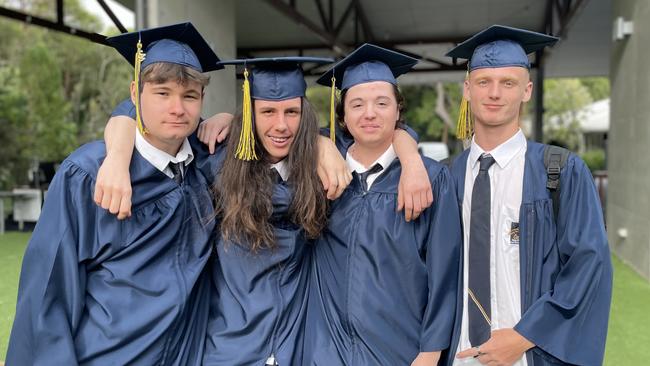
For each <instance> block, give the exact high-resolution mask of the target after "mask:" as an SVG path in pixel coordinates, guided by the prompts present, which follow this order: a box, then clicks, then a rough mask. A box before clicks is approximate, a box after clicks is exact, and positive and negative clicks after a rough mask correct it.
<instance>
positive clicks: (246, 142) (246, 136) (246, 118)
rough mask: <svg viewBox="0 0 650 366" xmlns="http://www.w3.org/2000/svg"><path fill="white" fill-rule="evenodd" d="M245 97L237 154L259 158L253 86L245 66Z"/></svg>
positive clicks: (238, 155)
mask: <svg viewBox="0 0 650 366" xmlns="http://www.w3.org/2000/svg"><path fill="white" fill-rule="evenodd" d="M242 89H244V98H243V101H242V103H243V105H242V127H241V133H240V134H239V144H238V145H237V152H236V153H235V156H236V157H237V159H239V160H245V161H250V160H257V155H256V154H255V134H254V133H253V111H252V102H251V86H250V82H249V81H248V69H246V68H244V85H243V87H242Z"/></svg>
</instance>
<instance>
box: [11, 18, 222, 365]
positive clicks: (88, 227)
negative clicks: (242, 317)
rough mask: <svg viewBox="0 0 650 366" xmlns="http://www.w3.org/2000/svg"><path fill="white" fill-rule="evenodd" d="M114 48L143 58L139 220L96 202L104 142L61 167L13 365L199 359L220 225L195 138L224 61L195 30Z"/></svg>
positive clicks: (27, 284) (16, 329)
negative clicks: (215, 231) (213, 75)
mask: <svg viewBox="0 0 650 366" xmlns="http://www.w3.org/2000/svg"><path fill="white" fill-rule="evenodd" d="M108 41H109V43H110V44H112V45H113V46H114V47H116V48H117V49H118V50H119V51H120V52H121V53H122V54H123V55H124V56H125V57H126V58H127V59H129V60H132V59H133V56H134V55H135V53H136V45H139V44H141V45H142V50H144V51H145V53H146V56H145V57H144V60H142V58H140V59H139V60H138V61H136V70H138V69H137V67H141V70H142V71H141V72H140V73H136V80H135V81H134V82H133V83H132V85H131V97H132V98H133V101H134V103H135V104H136V105H138V106H140V109H139V113H140V114H141V120H142V121H143V122H142V124H141V133H138V136H137V139H136V151H135V152H134V154H133V159H132V161H131V164H130V174H131V181H132V184H133V215H132V217H131V218H130V219H129V220H124V221H120V220H118V219H117V218H116V217H115V216H114V215H112V214H110V213H109V212H107V211H105V210H103V209H102V208H100V207H98V206H97V205H96V204H95V203H94V202H93V200H92V190H93V187H94V185H95V179H96V177H97V171H98V169H99V166H100V164H101V163H102V161H103V160H104V157H105V155H106V149H105V146H104V144H103V142H99V141H97V142H91V143H89V144H87V145H84V146H82V147H81V148H79V149H78V150H77V151H75V152H74V153H72V154H71V155H70V156H69V157H68V158H67V159H66V160H65V161H64V162H63V163H62V164H61V167H60V169H59V170H58V172H57V174H56V176H55V178H54V180H53V182H52V184H51V185H50V189H49V191H48V195H47V199H46V201H45V205H44V207H43V213H42V215H41V218H40V220H39V222H38V224H37V226H36V228H35V230H34V233H33V236H32V238H31V240H30V242H29V245H28V247H27V250H26V252H25V257H24V260H23V268H22V273H21V279H20V288H19V293H18V304H17V308H16V318H15V321H14V325H13V329H12V333H11V338H10V342H9V350H8V353H7V364H9V365H77V364H95V365H127V364H139V365H183V366H185V365H200V363H201V358H202V354H203V349H204V343H205V332H206V327H207V316H208V305H209V299H210V296H211V293H210V284H209V277H208V275H207V272H205V271H203V268H204V266H205V265H206V264H207V262H208V258H209V257H210V255H211V251H212V249H211V235H212V227H213V226H214V224H213V222H212V221H211V220H210V218H211V217H212V216H213V208H212V204H211V196H210V192H209V190H208V184H207V182H206V180H205V178H204V177H203V176H202V175H201V174H200V173H199V172H198V169H196V168H195V164H193V162H192V160H193V157H194V155H193V152H192V149H191V147H190V145H189V142H188V139H187V137H188V136H189V135H190V134H192V133H193V132H194V130H195V129H196V127H197V124H198V120H199V114H200V111H201V105H202V101H203V89H204V87H205V86H206V85H207V84H208V81H209V78H208V77H207V76H206V75H205V74H203V73H204V72H207V71H211V70H214V69H216V62H217V61H218V59H217V56H216V55H215V54H214V52H212V51H211V49H210V47H209V46H208V45H207V43H206V42H205V41H204V40H203V38H202V37H201V36H200V34H199V33H198V32H197V31H196V29H194V27H193V26H192V25H191V24H190V23H184V24H178V25H174V26H167V27H160V28H154V29H149V30H143V31H141V32H134V33H129V34H124V35H120V36H117V37H114V38H112V39H109V40H108ZM138 50H139V48H138ZM140 62H141V63H140Z"/></svg>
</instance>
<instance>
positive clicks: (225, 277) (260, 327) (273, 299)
mask: <svg viewBox="0 0 650 366" xmlns="http://www.w3.org/2000/svg"><path fill="white" fill-rule="evenodd" d="M117 115H125V116H130V117H131V118H135V107H134V106H133V103H131V100H129V99H127V100H125V101H123V102H122V103H120V105H118V107H116V109H115V110H114V111H113V113H112V116H117ZM189 140H190V143H191V144H192V149H193V150H194V153H195V154H196V166H197V168H198V169H199V170H200V171H201V172H202V174H203V175H204V176H205V177H206V179H207V181H208V182H209V183H210V184H212V183H213V182H215V181H216V174H217V172H218V171H219V170H220V169H221V167H222V166H223V160H224V159H225V155H226V149H225V146H226V144H225V143H224V144H219V145H218V147H217V152H216V153H215V154H214V155H211V154H210V153H209V151H208V150H207V147H206V146H205V145H203V144H202V143H200V142H199V141H198V139H197V138H196V135H195V134H194V135H192V136H191V137H190V138H189ZM217 184H218V183H217ZM292 199H293V192H292V190H291V189H290V187H289V185H288V184H287V183H286V182H282V183H277V184H276V185H275V187H274V193H273V197H272V202H273V215H272V218H271V223H272V224H273V227H274V233H275V238H276V245H277V247H276V248H275V249H273V250H261V251H259V252H258V253H256V254H252V253H250V252H249V251H248V249H247V248H248V246H247V245H245V244H244V245H242V244H241V243H224V240H223V239H222V238H221V237H220V235H219V232H218V226H217V230H216V236H217V245H216V249H217V256H216V258H215V259H214V262H215V263H214V264H213V266H212V267H213V268H212V271H211V273H212V274H211V277H212V284H213V286H214V293H213V296H212V298H211V302H210V315H209V319H210V320H209V326H208V331H207V342H206V348H205V355H204V359H203V363H204V364H205V365H228V366H236V365H263V364H264V362H265V361H266V359H267V358H268V357H269V356H270V355H271V354H274V355H275V357H276V359H277V362H278V363H279V364H280V366H287V365H301V364H302V344H303V332H304V321H305V313H306V307H307V305H306V303H307V286H308V280H307V276H308V272H309V268H310V267H309V266H310V263H309V258H310V257H309V256H310V251H311V249H310V248H309V246H308V242H307V239H306V238H305V236H304V232H303V230H302V229H301V228H299V227H297V226H295V225H293V224H292V223H291V222H290V220H289V216H288V215H289V205H290V204H291V200H292Z"/></svg>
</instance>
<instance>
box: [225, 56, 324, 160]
mask: <svg viewBox="0 0 650 366" xmlns="http://www.w3.org/2000/svg"><path fill="white" fill-rule="evenodd" d="M332 61H334V60H332V59H331V58H322V57H267V58H251V59H238V60H228V61H221V62H219V63H218V65H219V66H223V65H243V66H244V84H243V91H244V97H243V100H242V103H243V104H242V130H241V133H240V135H239V144H238V146H237V152H236V154H235V156H236V157H237V158H238V159H241V160H257V155H256V154H255V134H254V133H253V111H252V99H259V100H270V101H281V100H287V99H292V98H298V97H304V96H305V91H306V90H307V83H306V82H305V77H304V75H303V72H302V66H301V65H302V64H303V63H315V64H328V63H331V62H332ZM249 66H250V69H251V70H250V73H249V70H248V69H249Z"/></svg>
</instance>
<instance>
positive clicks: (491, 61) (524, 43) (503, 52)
mask: <svg viewBox="0 0 650 366" xmlns="http://www.w3.org/2000/svg"><path fill="white" fill-rule="evenodd" d="M558 40H559V38H557V37H553V36H549V35H546V34H542V33H538V32H532V31H529V30H525V29H519V28H513V27H508V26H503V25H493V26H490V27H488V28H486V29H484V30H482V31H480V32H479V33H477V34H475V35H474V36H472V37H471V38H469V39H467V40H466V41H464V42H462V43H460V44H459V45H458V46H456V47H454V48H453V49H452V50H451V51H449V52H447V56H448V57H452V58H454V59H456V58H462V59H467V60H469V65H468V70H469V71H472V70H475V69H481V68H488V67H509V66H518V67H524V68H526V69H530V63H529V61H528V56H527V55H528V54H529V53H533V52H535V51H538V50H540V49H542V48H544V47H546V46H552V45H553V44H555V42H557V41H558Z"/></svg>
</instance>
